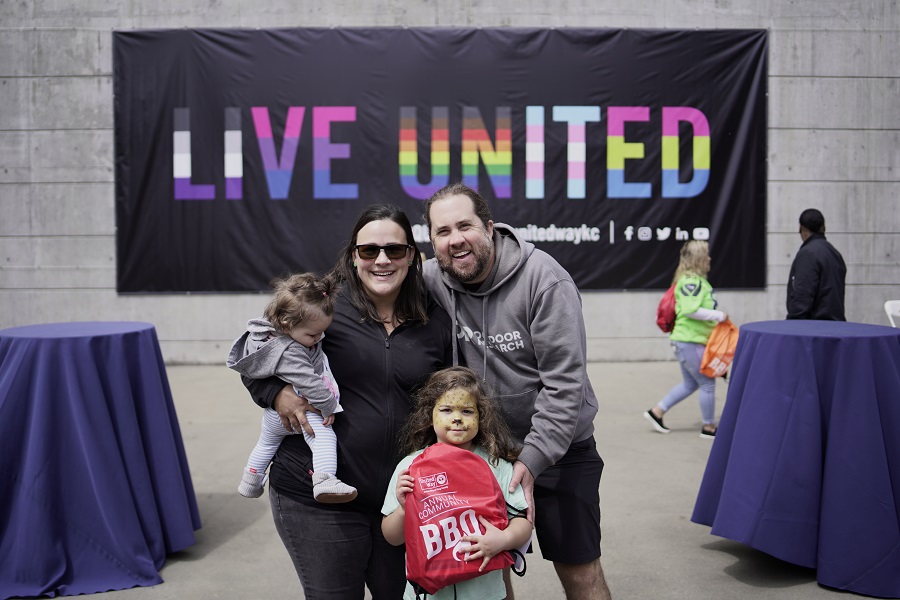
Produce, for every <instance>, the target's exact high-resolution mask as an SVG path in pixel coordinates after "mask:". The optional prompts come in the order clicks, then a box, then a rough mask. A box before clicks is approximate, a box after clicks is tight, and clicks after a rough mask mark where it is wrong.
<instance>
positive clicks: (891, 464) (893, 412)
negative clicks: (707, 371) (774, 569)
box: [692, 321, 900, 598]
mask: <svg viewBox="0 0 900 600" xmlns="http://www.w3.org/2000/svg"><path fill="white" fill-rule="evenodd" d="M692 520H693V521H694V522H696V523H701V524H704V525H711V526H712V533H713V534H715V535H718V536H721V537H725V538H729V539H732V540H735V541H738V542H742V543H745V544H748V545H750V546H752V547H754V548H756V549H758V550H762V551H763V552H766V553H768V554H771V555H772V556H775V557H777V558H780V559H782V560H785V561H787V562H790V563H794V564H798V565H802V566H805V567H811V568H815V569H816V570H817V571H816V579H817V580H818V581H819V583H821V584H824V585H827V586H831V587H835V588H839V589H843V590H850V591H853V592H857V593H860V594H866V595H870V596H879V597H888V598H895V597H900V329H892V328H890V327H881V326H877V325H864V324H861V323H838V322H829V321H763V322H759V323H749V324H747V325H744V326H742V327H741V333H740V339H739V341H738V346H737V351H736V354H735V359H734V363H733V365H732V373H731V382H730V385H729V386H728V397H727V401H726V403H725V409H724V411H723V413H722V421H721V423H720V425H719V431H718V433H717V434H716V439H715V443H714V444H713V447H712V450H711V452H710V456H709V461H708V462H707V466H706V472H705V474H704V476H703V482H702V483H701V486H700V492H699V495H698V498H697V503H696V505H695V507H694V514H693V516H692Z"/></svg>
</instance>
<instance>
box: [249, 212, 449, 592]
mask: <svg viewBox="0 0 900 600" xmlns="http://www.w3.org/2000/svg"><path fill="white" fill-rule="evenodd" d="M333 274H334V275H336V276H337V278H338V280H339V281H341V282H342V287H341V291H340V292H339V294H338V298H337V302H336V305H335V311H334V320H333V321H332V324H331V325H330V326H329V327H328V329H327V330H326V332H325V337H324V338H323V340H322V345H323V350H324V352H325V354H326V355H327V356H328V360H329V362H330V364H331V370H332V372H333V374H334V378H335V381H337V383H338V385H339V386H340V389H341V404H342V406H343V407H344V412H343V413H342V414H341V418H340V419H337V420H336V421H335V423H334V425H333V427H334V431H335V434H336V435H337V438H338V472H340V473H341V478H342V479H343V480H344V481H345V482H347V483H349V484H350V485H353V486H355V487H356V488H357V490H358V492H359V495H358V496H357V498H356V499H355V500H353V501H352V502H348V503H346V504H328V505H324V504H321V503H317V502H316V501H315V499H314V498H313V493H312V478H311V472H312V454H311V452H310V449H309V447H308V446H307V444H306V442H305V441H304V439H303V436H299V435H292V436H287V437H286V438H285V440H284V441H283V442H282V443H281V446H280V448H279V450H278V452H277V453H276V454H275V458H274V460H273V462H272V466H271V467H270V475H269V500H270V504H271V506H272V515H273V518H274V520H275V528H276V530H277V531H278V534H279V535H280V536H281V539H282V542H284V546H285V548H286V549H287V551H288V554H289V555H290V557H291V560H292V561H293V563H294V567H295V569H296V570H297V574H298V576H299V578H300V583H301V585H302V587H303V590H304V594H305V595H306V597H309V598H311V597H315V598H333V599H341V600H343V599H345V598H346V599H358V600H362V598H363V596H364V593H365V587H368V588H369V590H370V592H371V594H372V597H373V599H374V600H379V599H385V600H395V599H397V598H402V597H403V590H404V587H405V585H406V571H405V563H404V548H403V547H402V546H401V547H396V546H392V545H391V544H389V543H388V542H387V541H386V540H385V539H384V536H383V535H382V532H381V505H382V503H383V502H384V494H385V491H386V490H387V489H388V485H389V483H390V479H391V475H392V474H393V472H394V467H396V465H397V463H398V462H399V461H400V459H401V458H402V455H401V452H400V449H399V446H398V443H399V442H398V438H399V435H398V434H399V432H400V429H401V428H402V426H403V423H404V421H405V419H406V417H407V415H408V414H409V410H410V406H411V400H410V395H411V393H412V392H413V391H414V390H415V389H416V388H417V387H418V386H420V385H421V384H423V383H424V382H425V380H426V379H427V377H428V375H429V374H430V373H432V372H434V371H437V370H439V369H442V368H444V367H447V366H450V365H451V364H452V362H453V359H452V346H451V343H452V340H451V324H450V318H449V316H448V315H447V313H446V312H444V310H443V309H441V308H440V307H439V306H438V305H437V304H436V303H435V302H434V301H433V300H431V299H430V298H429V297H428V296H427V295H426V291H425V285H424V281H423V278H422V259H421V255H420V253H419V249H418V247H417V246H416V242H415V240H414V239H413V233H412V227H411V226H410V222H409V219H408V218H407V216H406V214H405V213H404V212H403V211H402V210H400V209H399V208H397V207H396V206H392V205H387V204H380V205H373V206H370V207H368V208H367V209H365V211H363V213H362V215H360V217H359V219H358V220H357V222H356V225H355V226H354V228H353V233H352V234H351V236H350V241H349V242H348V244H347V245H346V246H345V247H344V249H343V250H342V251H341V253H340V255H339V258H338V261H337V264H336V266H335V268H334V271H333ZM243 381H244V384H245V385H246V386H247V388H248V389H249V391H250V394H251V396H252V398H253V400H254V401H255V402H256V403H257V404H259V405H260V406H262V407H264V408H269V407H271V408H273V409H275V411H277V412H278V415H279V416H280V417H281V421H282V424H283V425H284V426H285V427H286V428H293V429H294V430H296V431H300V428H301V427H302V428H304V429H306V431H307V432H311V429H309V425H308V423H307V422H306V417H305V414H306V411H308V410H315V409H314V408H312V407H311V406H309V405H308V404H307V403H306V401H305V400H304V399H302V398H300V397H298V396H297V395H296V394H295V393H294V391H293V388H292V386H290V385H287V384H286V383H285V382H284V381H281V380H280V379H278V378H269V379H260V380H252V379H247V378H244V379H243Z"/></svg>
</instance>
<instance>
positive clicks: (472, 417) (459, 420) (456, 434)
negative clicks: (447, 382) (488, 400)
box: [431, 389, 478, 450]
mask: <svg viewBox="0 0 900 600" xmlns="http://www.w3.org/2000/svg"><path fill="white" fill-rule="evenodd" d="M431 420H432V423H433V424H434V433H435V434H436V435H437V439H438V441H439V442H443V443H445V444H453V445H454V446H459V447H460V448H465V449H466V450H472V449H473V448H474V444H473V443H472V440H473V439H475V436H476V435H477V434H478V404H477V403H476V401H475V398H474V397H472V394H470V393H469V392H468V391H466V390H461V389H454V390H448V391H447V392H444V395H442V396H441V397H440V398H438V401H437V403H436V404H435V406H434V411H432V413H431Z"/></svg>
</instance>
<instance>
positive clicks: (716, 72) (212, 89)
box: [113, 28, 767, 293]
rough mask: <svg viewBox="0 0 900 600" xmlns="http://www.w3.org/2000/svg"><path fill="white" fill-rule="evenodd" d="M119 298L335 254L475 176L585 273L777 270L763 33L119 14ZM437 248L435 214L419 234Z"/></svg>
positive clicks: (740, 281)
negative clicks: (311, 23)
mask: <svg viewBox="0 0 900 600" xmlns="http://www.w3.org/2000/svg"><path fill="white" fill-rule="evenodd" d="M113 53H114V68H113V75H114V90H115V155H116V225H117V239H116V245H117V286H118V290H119V291H120V292H123V293H124V292H194V291H208V292H216V291H218V292H225V291H228V292H241V291H260V290H265V289H267V284H268V282H269V280H270V279H271V278H272V277H274V276H276V275H280V274H283V273H287V272H291V271H319V272H322V271H325V270H327V269H329V268H330V267H331V266H332V265H333V263H334V260H335V258H336V256H337V252H338V249H339V248H340V246H341V245H342V244H343V243H344V242H345V241H346V239H347V237H348V236H349V234H350V230H351V228H352V225H353V223H354V221H355V219H356V217H357V216H358V214H359V213H360V211H361V210H362V209H363V208H364V207H365V206H367V205H369V204H372V203H376V202H391V203H394V204H397V205H399V206H401V207H402V208H404V209H405V210H406V211H407V213H408V214H409V215H410V220H411V221H412V222H413V223H414V224H421V223H423V221H422V219H421V212H422V206H423V200H425V199H427V198H428V196H429V195H430V194H432V193H433V192H434V191H436V190H437V189H439V188H440V187H442V186H443V185H445V184H447V183H450V182H454V181H460V180H462V181H464V182H466V183H468V184H469V185H471V186H472V187H475V188H477V189H478V190H479V191H480V192H481V193H482V195H484V196H485V198H487V200H488V202H489V203H490V206H491V210H492V211H493V215H494V220H495V221H498V222H504V223H508V224H510V225H512V226H514V227H516V228H518V229H519V231H520V234H521V235H522V236H523V237H524V238H525V239H527V240H530V241H533V242H534V243H535V244H536V245H537V246H538V247H539V248H542V249H544V250H546V251H547V252H549V253H550V254H552V255H553V256H554V257H555V258H556V259H557V260H558V261H559V262H560V263H561V264H562V265H563V266H565V267H566V268H567V269H568V270H569V272H570V273H571V274H572V276H573V277H574V279H575V281H576V283H577V284H578V285H579V286H580V287H581V288H582V289H626V288H629V289H648V288H664V287H667V286H668V283H669V279H670V278H671V276H672V272H673V271H674V269H675V266H676V264H677V256H678V248H679V247H680V246H681V244H683V243H684V241H686V240H688V239H708V240H709V241H710V244H711V250H710V253H711V255H712V256H713V271H712V273H711V275H710V278H711V280H713V281H714V282H715V284H716V287H718V288H762V287H764V286H765V269H766V253H765V241H766V240H765V221H766V79H767V57H766V53H767V33H766V31H764V30H714V31H679V30H618V29H609V30H605V29H553V30H548V29H452V28H448V29H437V28H434V29H430V28H428V29H394V28H364V29H276V30H236V29H207V30H148V31H117V32H115V33H114V36H113ZM415 233H416V238H417V240H418V242H419V245H420V247H421V249H422V250H424V251H425V252H426V253H427V254H429V255H430V254H431V246H430V243H428V234H427V231H426V230H425V228H424V225H420V226H417V227H416V228H415Z"/></svg>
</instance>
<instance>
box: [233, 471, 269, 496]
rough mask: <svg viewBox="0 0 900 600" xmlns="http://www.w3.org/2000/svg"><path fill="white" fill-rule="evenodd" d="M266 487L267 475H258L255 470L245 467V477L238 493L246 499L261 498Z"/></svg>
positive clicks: (242, 478)
mask: <svg viewBox="0 0 900 600" xmlns="http://www.w3.org/2000/svg"><path fill="white" fill-rule="evenodd" d="M265 485H266V474H265V473H258V472H257V471H255V470H253V469H248V468H247V467H244V475H243V477H241V485H239V486H238V493H239V494H240V495H241V496H244V497H245V498H259V497H260V496H262V493H263V488H264V487H265Z"/></svg>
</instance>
